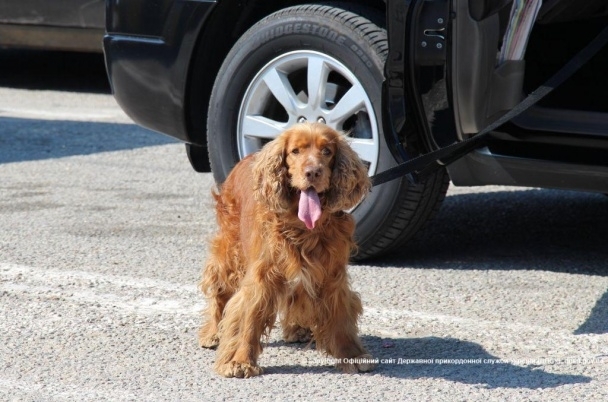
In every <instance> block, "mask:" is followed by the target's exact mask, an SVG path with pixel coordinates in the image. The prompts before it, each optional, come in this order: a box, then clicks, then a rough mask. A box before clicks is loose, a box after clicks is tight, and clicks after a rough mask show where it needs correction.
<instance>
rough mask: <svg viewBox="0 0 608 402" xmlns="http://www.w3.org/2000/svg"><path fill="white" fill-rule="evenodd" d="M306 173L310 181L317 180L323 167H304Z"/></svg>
mask: <svg viewBox="0 0 608 402" xmlns="http://www.w3.org/2000/svg"><path fill="white" fill-rule="evenodd" d="M304 174H305V175H306V178H307V179H308V180H309V181H313V180H316V179H318V178H319V177H320V176H321V168H320V167H318V166H307V167H306V168H304Z"/></svg>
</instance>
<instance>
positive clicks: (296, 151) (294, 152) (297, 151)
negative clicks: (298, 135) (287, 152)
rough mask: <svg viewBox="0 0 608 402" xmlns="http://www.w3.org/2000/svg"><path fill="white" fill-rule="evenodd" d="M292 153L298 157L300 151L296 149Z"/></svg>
mask: <svg viewBox="0 0 608 402" xmlns="http://www.w3.org/2000/svg"><path fill="white" fill-rule="evenodd" d="M291 153H292V154H294V155H297V154H299V153H300V150H299V149H298V148H294V149H292V150H291Z"/></svg>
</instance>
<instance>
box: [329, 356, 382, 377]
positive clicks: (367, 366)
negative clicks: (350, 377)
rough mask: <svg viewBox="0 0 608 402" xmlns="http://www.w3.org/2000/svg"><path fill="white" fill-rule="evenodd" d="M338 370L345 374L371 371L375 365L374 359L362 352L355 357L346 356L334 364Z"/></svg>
mask: <svg viewBox="0 0 608 402" xmlns="http://www.w3.org/2000/svg"><path fill="white" fill-rule="evenodd" d="M336 367H337V368H338V370H340V371H342V372H343V373H346V374H355V373H359V372H367V371H372V370H373V369H374V368H375V367H376V359H374V358H373V357H372V355H370V354H364V355H361V356H357V357H347V358H343V359H341V361H340V362H339V363H338V364H336Z"/></svg>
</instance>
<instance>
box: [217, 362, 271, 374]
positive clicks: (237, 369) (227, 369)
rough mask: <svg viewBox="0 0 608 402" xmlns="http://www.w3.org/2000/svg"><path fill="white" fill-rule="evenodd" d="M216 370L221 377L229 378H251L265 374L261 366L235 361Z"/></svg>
mask: <svg viewBox="0 0 608 402" xmlns="http://www.w3.org/2000/svg"><path fill="white" fill-rule="evenodd" d="M216 370H217V372H218V373H219V374H220V375H222V376H224V377H228V378H232V377H236V378H249V377H255V376H258V375H260V374H263V373H264V370H262V368H261V367H260V366H256V365H253V364H250V363H244V362H235V361H232V362H229V363H227V364H222V365H220V366H217V367H216Z"/></svg>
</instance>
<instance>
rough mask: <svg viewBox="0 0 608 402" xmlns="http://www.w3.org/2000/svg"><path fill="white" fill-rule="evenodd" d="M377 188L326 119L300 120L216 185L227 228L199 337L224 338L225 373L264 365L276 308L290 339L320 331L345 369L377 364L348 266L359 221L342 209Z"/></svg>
mask: <svg viewBox="0 0 608 402" xmlns="http://www.w3.org/2000/svg"><path fill="white" fill-rule="evenodd" d="M370 188H371V185H370V181H369V178H368V175H367V169H366V167H365V166H364V165H363V163H362V162H361V160H360V159H359V157H358V155H357V154H356V153H355V152H354V151H353V150H352V149H351V148H350V146H349V145H348V143H347V141H346V139H345V136H344V135H343V134H341V133H339V132H337V131H335V130H333V129H331V128H329V127H328V126H326V125H323V124H318V123H312V124H308V123H304V124H298V125H295V126H293V127H292V128H290V129H288V130H287V131H285V132H284V133H282V134H281V135H280V136H279V137H278V138H276V139H275V140H273V141H271V142H270V143H268V144H267V145H266V146H264V147H263V148H262V150H261V151H260V152H258V153H256V154H255V155H251V156H249V157H246V158H244V159H243V160H242V161H241V162H239V163H238V164H237V165H236V166H235V168H234V169H233V171H232V172H231V173H230V175H229V176H228V178H227V179H226V182H225V183H224V184H223V185H222V186H221V190H220V192H219V194H215V193H214V198H215V200H216V202H217V204H216V213H217V219H218V224H219V233H218V235H217V236H216V237H215V239H214V240H213V242H212V244H211V250H210V257H209V259H208V261H207V264H206V267H205V270H204V273H203V279H202V281H201V285H200V287H201V289H202V291H203V292H204V293H205V295H206V296H207V297H208V301H209V303H208V307H207V309H206V312H205V315H206V321H205V323H204V324H203V326H202V327H201V329H200V332H199V342H200V344H201V346H203V347H209V348H211V347H216V346H218V350H217V359H216V362H215V369H216V370H217V371H218V373H219V374H221V375H223V376H226V377H251V376H255V375H259V374H261V373H262V369H261V368H260V367H259V366H258V365H257V359H258V356H259V354H260V353H261V351H262V345H261V343H260V338H261V336H262V335H263V334H264V333H268V332H269V331H270V329H271V328H272V327H273V325H274V322H275V319H276V316H277V313H278V314H279V316H280V321H281V325H282V328H283V337H284V339H285V340H286V341H288V342H297V341H300V342H305V341H308V340H310V339H311V336H312V338H313V339H314V341H315V342H316V345H317V348H319V349H321V350H324V351H326V352H327V353H328V354H329V355H331V356H333V357H335V358H336V361H338V362H339V363H338V368H340V369H341V370H342V371H344V372H358V371H368V370H371V369H372V368H373V364H370V363H368V362H367V360H371V356H370V355H369V354H367V352H366V350H365V349H364V347H363V346H362V344H361V342H360V340H359V337H358V334H357V331H358V330H357V320H358V318H359V316H360V314H361V312H362V306H361V300H360V298H359V296H358V294H357V293H355V292H353V291H352V290H351V288H350V285H349V278H348V275H347V272H346V265H347V263H348V259H349V256H350V254H351V251H352V250H353V247H354V246H355V245H354V242H353V232H354V228H355V224H354V220H353V218H352V217H351V215H350V214H348V213H346V212H343V211H344V210H348V209H350V208H353V207H354V206H355V205H357V203H359V202H360V201H361V200H362V198H363V197H364V196H365V195H366V193H368V192H369V191H370ZM350 358H360V360H359V361H357V359H355V361H354V362H353V361H352V360H349V359H350Z"/></svg>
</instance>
